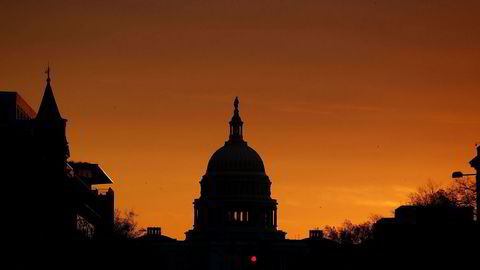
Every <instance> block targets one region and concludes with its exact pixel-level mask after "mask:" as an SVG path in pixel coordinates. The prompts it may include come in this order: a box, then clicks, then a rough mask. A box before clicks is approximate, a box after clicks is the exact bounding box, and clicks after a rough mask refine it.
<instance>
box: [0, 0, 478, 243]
mask: <svg viewBox="0 0 480 270" xmlns="http://www.w3.org/2000/svg"><path fill="white" fill-rule="evenodd" d="M19 2H21V3H19ZM97 2H101V3H97ZM206 2H208V4H207V3H206ZM478 14H480V2H479V1H466V0H464V1H453V0H452V1H442V0H437V1H433V0H417V1H413V0H412V1H408V0H399V1H394V0H391V1H381V0H377V1H357V0H351V1H347V0H344V1H339V0H337V1H333V0H332V1H318V0H317V1H293V0H292V1H289V0H277V1H273V0H272V1H260V0H255V1H240V0H237V1H232V0H230V1H228V0H223V1H193V0H192V1H178V0H177V1H147V0H140V1H133V0H131V1H126V0H124V1H120V0H117V1H110V2H107V1H2V2H0V37H1V38H0V52H1V54H0V90H13V91H18V92H19V93H20V94H21V95H22V96H23V97H24V99H25V100H26V101H27V102H29V103H30V104H31V105H32V107H34V108H35V109H36V110H38V106H39V103H40V99H41V97H42V94H43V89H44V83H45V81H44V80H45V74H44V73H43V71H44V70H45V68H46V65H47V63H48V62H49V63H50V65H51V67H52V77H53V80H52V83H53V90H54V93H55V95H56V99H57V102H58V105H59V108H60V110H61V113H62V116H63V117H64V118H67V119H68V120H69V121H68V126H67V138H68V141H69V142H70V150H71V155H72V159H73V160H81V161H90V162H98V163H100V164H101V166H102V167H103V168H104V169H105V171H107V172H108V173H109V174H110V175H111V177H112V178H113V179H114V181H115V185H114V189H115V191H116V206H117V207H118V208H119V209H129V208H131V209H134V210H135V211H136V212H137V213H138V214H139V217H138V221H139V224H140V225H141V226H149V225H150V226H161V227H162V230H163V233H164V234H166V235H168V236H172V237H175V238H178V239H184V232H185V231H186V230H188V229H190V228H191V227H192V219H193V211H192V206H193V205H192V202H193V199H194V198H197V197H198V196H199V193H200V185H199V181H200V178H201V176H202V175H203V174H204V173H205V170H206V165H207V162H208V159H209V158H210V156H211V154H213V152H214V151H215V150H216V149H217V148H219V147H221V146H222V145H223V143H224V141H225V140H226V139H227V136H228V124H227V123H228V121H229V119H230V117H231V115H232V102H233V98H234V96H236V95H238V96H239V98H240V114H241V116H242V118H243V120H244V121H245V131H244V135H245V138H246V140H247V141H248V143H249V145H250V146H252V147H254V148H255V149H256V150H257V151H258V152H259V153H260V155H261V156H262V158H263V160H264V162H265V165H266V170H267V174H268V175H269V176H270V178H271V180H272V182H273V184H272V196H273V197H274V198H276V199H277V200H278V202H279V214H278V224H279V227H280V229H282V230H285V231H287V233H288V234H287V237H289V238H296V237H305V236H306V235H307V232H308V229H310V228H312V227H323V226H324V225H328V224H330V225H338V224H340V223H341V222H342V221H343V220H344V219H346V218H348V219H351V220H352V221H353V222H362V221H364V220H366V219H367V218H368V216H370V214H383V215H390V214H391V210H392V209H393V208H394V207H395V206H397V205H399V204H400V203H402V202H404V201H405V200H406V194H408V193H409V192H410V191H412V190H414V189H415V188H416V187H417V186H419V185H422V184H424V183H426V182H427V181H428V180H429V179H431V180H433V181H436V182H439V183H447V182H448V181H451V179H450V177H449V176H450V174H451V172H452V171H453V170H464V171H471V169H470V168H469V167H468V163H467V162H468V161H469V160H470V159H471V158H472V157H473V156H474V154H475V149H474V144H475V143H476V142H480V136H479V134H480V125H479V123H480V120H479V115H480V107H479V106H478V101H479V100H480V76H479V72H480V16H478ZM19 185H24V183H19Z"/></svg>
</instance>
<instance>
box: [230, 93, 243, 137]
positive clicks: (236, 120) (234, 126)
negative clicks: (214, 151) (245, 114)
mask: <svg viewBox="0 0 480 270" xmlns="http://www.w3.org/2000/svg"><path fill="white" fill-rule="evenodd" d="M239 103H240V102H239V101H238V97H235V101H234V102H233V106H234V107H235V109H234V110H233V116H232V120H230V123H229V124H230V137H229V141H242V142H243V121H242V119H241V118H240V114H239V113H238V104H239Z"/></svg>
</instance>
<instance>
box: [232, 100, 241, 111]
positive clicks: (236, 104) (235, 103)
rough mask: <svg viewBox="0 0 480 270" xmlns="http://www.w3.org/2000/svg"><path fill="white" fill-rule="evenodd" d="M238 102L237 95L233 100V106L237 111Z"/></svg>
mask: <svg viewBox="0 0 480 270" xmlns="http://www.w3.org/2000/svg"><path fill="white" fill-rule="evenodd" d="M239 103H240V102H239V101H238V97H235V101H234V102H233V106H235V110H236V111H237V110H238V104H239Z"/></svg>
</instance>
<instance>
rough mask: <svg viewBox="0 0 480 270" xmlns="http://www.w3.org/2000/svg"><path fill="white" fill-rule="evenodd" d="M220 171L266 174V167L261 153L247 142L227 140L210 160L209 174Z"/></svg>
mask: <svg viewBox="0 0 480 270" xmlns="http://www.w3.org/2000/svg"><path fill="white" fill-rule="evenodd" d="M218 173H260V174H265V167H264V166H263V161H262V158H261V157H260V155H259V154H258V153H257V152H256V151H255V150H254V149H253V148H251V147H249V146H248V145H247V143H246V142H236V143H230V142H226V143H225V145H224V146H223V147H221V148H220V149H218V150H217V151H216V152H215V153H214V154H213V155H212V157H211V158H210V161H209V162H208V167H207V174H218Z"/></svg>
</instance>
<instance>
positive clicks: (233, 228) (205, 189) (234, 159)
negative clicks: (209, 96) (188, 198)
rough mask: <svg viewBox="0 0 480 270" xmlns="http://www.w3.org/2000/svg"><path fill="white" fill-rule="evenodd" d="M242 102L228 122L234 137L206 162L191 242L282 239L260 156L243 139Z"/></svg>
mask: <svg viewBox="0 0 480 270" xmlns="http://www.w3.org/2000/svg"><path fill="white" fill-rule="evenodd" d="M238 106H239V101H238V97H237V98H235V101H234V111H233V117H232V119H231V121H230V123H229V125H230V136H229V139H228V141H226V142H225V145H224V146H223V147H221V148H220V149H218V150H217V151H216V152H215V153H214V154H213V155H212V157H211V158H210V161H209V162H208V166H207V171H206V173H205V175H204V176H203V177H202V180H201V181H200V186H201V192H200V198H198V199H195V200H194V203H193V204H194V224H193V229H192V230H189V231H187V232H186V233H185V234H186V239H187V240H280V239H285V232H283V231H280V230H277V201H276V200H274V199H272V198H271V196H270V195H271V192H270V187H271V181H270V179H269V177H268V176H267V174H266V173H265V167H264V165H263V161H262V159H261V157H260V155H259V154H258V153H257V152H256V151H255V150H254V149H253V148H251V147H249V146H248V145H247V142H246V141H244V140H243V121H242V119H241V118H240V114H239V110H238Z"/></svg>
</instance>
